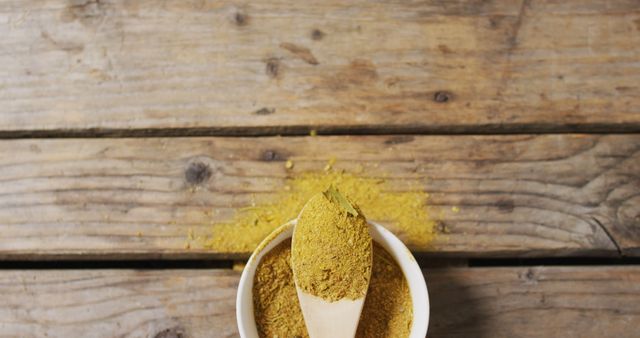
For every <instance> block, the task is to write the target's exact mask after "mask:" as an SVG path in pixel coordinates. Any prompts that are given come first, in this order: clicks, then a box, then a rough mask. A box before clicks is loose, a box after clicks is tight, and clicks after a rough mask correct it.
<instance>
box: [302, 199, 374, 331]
mask: <svg viewBox="0 0 640 338" xmlns="http://www.w3.org/2000/svg"><path fill="white" fill-rule="evenodd" d="M336 192H337V191H336V190H334V191H333V192H331V193H332V194H335V193H336ZM325 194H326V192H325ZM325 196H327V195H325ZM338 198H342V199H344V197H342V196H341V195H340V196H339V197H338ZM344 201H346V199H344V200H343V201H342V203H344ZM347 203H349V202H348V201H347ZM307 205H309V202H308V203H307ZM307 205H305V207H304V208H303V210H302V212H301V213H300V216H299V217H298V223H297V225H296V227H295V229H294V231H293V237H292V248H296V244H297V242H296V239H297V238H299V237H301V236H302V235H300V234H301V233H303V231H304V230H305V227H315V229H318V227H330V226H335V224H329V223H326V222H324V223H323V222H319V223H313V222H304V218H303V217H302V216H303V215H304V213H305V212H310V211H309V210H308V209H309V208H307ZM351 210H354V211H355V209H353V207H351ZM301 220H302V222H301ZM364 224H365V225H364V226H367V225H366V222H365V223H364ZM318 232H321V231H318ZM365 232H366V236H367V237H368V240H369V241H370V242H371V236H370V235H369V232H368V226H367V230H366V231H365ZM316 233H317V232H316ZM314 239H315V238H314ZM337 240H338V241H342V243H336V242H335V241H334V242H332V243H330V242H325V243H323V244H322V245H326V246H331V244H334V245H348V241H349V239H348V238H347V237H346V236H345V237H341V238H338V239H337ZM365 240H366V239H365ZM314 242H316V243H322V242H323V241H322V240H321V239H320V238H318V241H315V240H314ZM300 245H302V244H301V243H300ZM318 249H319V250H323V251H327V250H331V247H322V246H321V247H320V248H318ZM371 250H372V246H369V254H370V257H372V256H373V254H372V252H371ZM291 254H292V261H294V260H295V261H296V262H297V263H304V260H305V259H306V260H308V261H310V260H313V258H315V257H302V255H296V250H292V253H291ZM337 259H340V258H337ZM369 263H370V264H369V269H368V270H367V271H368V273H369V275H368V276H366V277H365V278H366V280H367V282H368V281H369V280H370V277H371V276H370V273H371V264H372V262H369ZM296 266H297V264H292V268H293V276H294V281H295V283H296V291H297V293H298V300H299V302H300V308H301V309H302V315H303V317H304V321H305V324H306V326H307V332H308V333H309V337H311V338H353V337H354V336H355V334H356V330H357V329H358V322H359V320H360V314H361V312H362V307H363V306H364V300H365V297H366V294H365V295H363V296H362V297H361V298H358V299H355V300H352V299H348V298H342V299H339V300H337V301H333V302H331V301H327V300H325V299H323V298H321V297H318V296H315V295H312V294H309V293H307V292H305V291H304V290H303V289H301V288H300V287H299V286H298V284H299V283H298V280H299V279H298V276H299V274H300V271H297V269H296ZM366 287H367V289H368V285H366Z"/></svg>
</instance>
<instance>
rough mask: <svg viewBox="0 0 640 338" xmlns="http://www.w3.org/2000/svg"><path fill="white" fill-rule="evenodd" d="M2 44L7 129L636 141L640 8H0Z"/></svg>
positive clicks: (0, 116)
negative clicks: (568, 134)
mask: <svg viewBox="0 0 640 338" xmlns="http://www.w3.org/2000/svg"><path fill="white" fill-rule="evenodd" d="M0 36H2V39H0V50H1V52H0V64H1V65H2V67H0V136H1V135H4V136H12V135H13V136H16V135H61V134H64V133H66V134H75V135H96V134H114V135H123V134H125V135H127V132H128V135H141V134H145V133H146V134H149V133H154V132H155V133H158V132H159V133H165V134H176V133H182V134H188V133H191V134H195V133H239V132H244V133H247V132H253V133H285V132H306V130H308V129H309V128H316V129H319V130H320V131H326V132H329V131H332V132H336V131H338V132H340V131H341V132H349V131H369V132H374V131H376V130H377V131H383V132H384V131H386V132H392V131H399V130H404V131H407V130H412V131H421V132H455V131H474V132H491V131H501V132H514V131H567V130H569V131H571V130H573V131H575V130H579V131H594V130H601V131H603V130H607V131H612V130H613V131H623V130H625V131H629V130H635V131H638V130H640V110H639V108H638V107H640V86H639V85H638V79H639V78H640V67H638V61H639V57H640V4H639V3H638V2H637V1H628V0H618V1H606V2H602V1H598V0H589V1H584V0H570V1H537V0H536V1H532V0H524V1H522V2H517V1H506V0H505V1H500V0H498V1H470V2H469V3H461V2H456V1H452V2H443V1H433V0H428V1H419V2H416V1H373V2H372V1H366V0H358V1H349V2H348V3H346V2H344V1H337V0H330V1H323V2H322V3H318V4H313V5H310V4H309V3H307V2H301V1H282V2H274V1H271V0H261V1H256V0H250V1H249V0H241V1H208V0H190V1H182V0H172V1H115V0H101V1H93V0H41V1H21V0H3V1H0ZM89 128H91V130H88V129H89ZM183 128H187V129H183ZM189 128H190V129H189Z"/></svg>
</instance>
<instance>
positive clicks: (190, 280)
mask: <svg viewBox="0 0 640 338" xmlns="http://www.w3.org/2000/svg"><path fill="white" fill-rule="evenodd" d="M425 275H426V278H427V283H428V285H429V291H430V297H431V321H430V329H429V333H430V336H432V337H479V338H482V337H598V338H600V337H637V323H638V322H640V268H638V267H597V268H595V267H573V268H569V267H566V268H564V267H548V268H450V269H433V270H427V271H426V272H425ZM237 282H238V273H236V272H231V271H223V270H155V271H154V270H146V271H144V270H137V271H135V270H32V271H28V270H22V271H17V270H7V271H3V273H2V274H0V294H2V295H3V296H2V298H3V301H2V302H1V303H0V314H2V315H1V316H0V329H1V333H0V335H1V336H6V337H25V338H27V337H45V336H49V337H87V338H91V337H174V336H176V334H177V333H182V336H181V337H190V338H195V337H237V336H238V334H237V328H236V322H235V309H234V308H235V295H236V285H237ZM169 333H174V335H170V334H169Z"/></svg>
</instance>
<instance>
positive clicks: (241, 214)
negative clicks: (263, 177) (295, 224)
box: [204, 168, 435, 253]
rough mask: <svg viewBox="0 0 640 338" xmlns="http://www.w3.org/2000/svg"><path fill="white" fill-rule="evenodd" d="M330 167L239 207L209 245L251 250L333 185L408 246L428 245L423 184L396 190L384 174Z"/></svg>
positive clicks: (225, 249)
mask: <svg viewBox="0 0 640 338" xmlns="http://www.w3.org/2000/svg"><path fill="white" fill-rule="evenodd" d="M330 169H331V168H329V170H328V171H322V172H311V173H306V174H302V175H299V176H294V177H292V178H290V179H288V180H287V182H285V184H283V188H282V190H281V191H279V192H277V193H276V194H275V196H270V198H269V200H268V201H264V202H263V203H258V204H256V205H255V206H251V207H247V208H243V209H240V210H238V211H237V213H236V215H235V216H234V218H233V219H232V220H230V221H229V222H227V223H221V224H215V225H214V226H213V231H212V234H211V236H210V237H209V238H208V239H207V240H206V241H205V243H204V246H205V247H208V248H210V249H212V250H215V251H217V252H222V253H224V252H228V253H238V252H251V251H253V249H255V248H256V246H257V245H258V244H259V243H260V242H261V241H262V239H264V238H265V237H266V236H267V235H268V234H269V233H270V232H271V231H273V230H274V229H275V228H277V227H278V226H280V225H282V224H284V223H286V222H288V221H290V220H292V219H294V218H296V217H298V214H299V213H300V211H301V210H302V207H303V206H304V205H305V203H306V202H307V201H308V200H309V199H310V198H311V197H312V196H314V195H315V194H317V193H320V192H323V191H325V190H327V189H328V188H329V187H330V186H332V185H333V186H334V187H336V188H337V189H338V190H340V192H342V193H343V194H344V195H345V196H346V197H347V198H349V199H350V200H351V201H353V202H354V203H355V204H357V205H358V206H359V207H360V209H361V210H362V212H363V213H364V214H365V215H367V218H368V219H369V220H372V221H378V222H382V223H384V225H385V226H386V227H387V228H388V229H389V230H391V231H393V232H394V233H395V234H396V235H397V236H399V237H400V238H401V239H402V240H403V241H404V242H405V243H406V244H407V245H408V246H409V247H416V248H421V249H424V248H425V247H426V246H427V245H428V244H429V243H430V242H431V241H432V240H433V238H434V235H435V231H434V229H435V221H433V220H432V219H431V218H430V217H429V214H428V212H427V209H426V206H427V199H428V195H427V194H426V193H425V192H423V191H422V190H421V187H420V186H419V185H418V184H416V185H415V187H414V188H415V190H410V191H394V190H393V189H394V187H393V186H391V184H390V183H389V182H387V181H386V180H384V179H381V178H372V177H367V176H362V175H356V174H352V173H347V172H340V171H332V170H330Z"/></svg>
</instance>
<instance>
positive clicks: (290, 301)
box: [253, 240, 413, 338]
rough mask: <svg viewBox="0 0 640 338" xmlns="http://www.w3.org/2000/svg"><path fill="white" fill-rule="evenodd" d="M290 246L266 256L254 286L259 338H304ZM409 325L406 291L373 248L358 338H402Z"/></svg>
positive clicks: (391, 263)
mask: <svg viewBox="0 0 640 338" xmlns="http://www.w3.org/2000/svg"><path fill="white" fill-rule="evenodd" d="M290 261H291V240H286V241H284V242H282V243H280V244H279V245H277V246H276V247H275V248H274V249H272V250H271V251H270V252H268V253H267V254H266V255H265V256H264V257H263V258H262V260H261V261H260V263H259V264H258V268H257V269H256V273H255V276H254V283H253V304H254V318H255V321H256V326H257V328H258V334H259V336H260V337H261V338H267V337H268V338H272V337H300V338H308V337H309V334H308V333H307V330H306V327H305V324H304V319H303V316H302V311H301V309H300V304H299V302H298V297H297V294H296V287H295V284H294V281H293V272H292V269H291V263H290ZM412 320H413V305H412V301H411V293H410V291H409V285H408V283H407V280H406V279H405V276H404V274H403V273H402V269H401V268H400V267H399V266H398V264H397V263H396V261H395V260H394V259H393V257H392V256H391V255H390V254H389V253H388V252H387V251H386V250H385V249H384V248H382V246H380V245H378V244H377V243H375V242H374V244H373V266H372V272H371V280H370V282H369V290H368V292H367V298H366V300H365V303H364V308H363V309H362V314H361V316H360V323H359V326H358V331H357V333H356V338H406V337H409V334H410V331H411V325H412Z"/></svg>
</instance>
